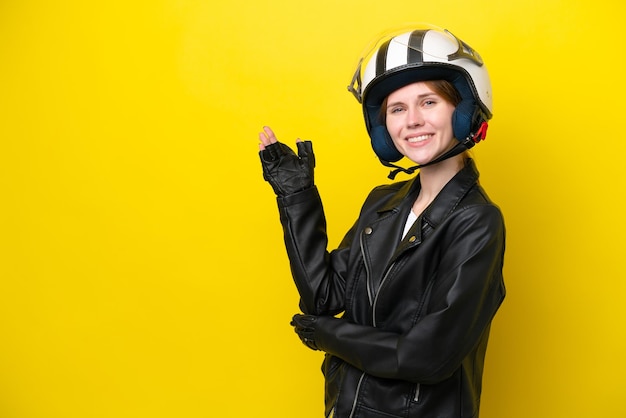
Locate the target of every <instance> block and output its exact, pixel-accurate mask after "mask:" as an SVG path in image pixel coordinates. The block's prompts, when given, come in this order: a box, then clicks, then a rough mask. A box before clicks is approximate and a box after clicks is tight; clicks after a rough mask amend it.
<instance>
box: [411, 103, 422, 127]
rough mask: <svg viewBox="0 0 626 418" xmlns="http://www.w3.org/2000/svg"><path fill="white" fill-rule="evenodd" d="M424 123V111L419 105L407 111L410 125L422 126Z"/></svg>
mask: <svg viewBox="0 0 626 418" xmlns="http://www.w3.org/2000/svg"><path fill="white" fill-rule="evenodd" d="M423 124H424V118H423V116H422V112H421V111H420V109H419V108H418V107H412V108H411V109H409V110H408V112H407V125H408V126H409V127H411V128H412V127H415V126H420V125H423Z"/></svg>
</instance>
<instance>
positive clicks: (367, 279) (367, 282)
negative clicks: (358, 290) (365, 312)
mask: <svg viewBox="0 0 626 418" xmlns="http://www.w3.org/2000/svg"><path fill="white" fill-rule="evenodd" d="M359 241H360V244H361V257H363V265H364V266H365V287H366V288H367V298H368V300H369V303H370V305H371V304H372V292H371V290H370V269H369V267H368V265H367V261H366V260H365V250H364V245H363V233H362V232H361V236H360V237H359Z"/></svg>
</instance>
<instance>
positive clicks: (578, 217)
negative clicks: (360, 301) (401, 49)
mask: <svg viewBox="0 0 626 418" xmlns="http://www.w3.org/2000/svg"><path fill="white" fill-rule="evenodd" d="M625 11H626V8H625V6H624V3H623V2H622V1H619V0H596V1H590V0H587V1H584V0H542V1H534V0H533V1H524V2H521V1H520V2H507V1H498V2H496V1H493V0H474V1H472V0H450V1H415V0H410V1H409V0H397V1H391V2H390V1H380V0H378V1H370V0H360V1H356V0H347V1H336V0H317V1H310V2H298V1H286V0H276V1H272V2H260V1H251V0H244V1H243V2H228V1H213V0H195V1H192V0H187V1H185V0H140V1H128V0H124V1H122V0H109V1H95V2H92V1H70V0H60V1H56V2H52V1H41V0H19V1H18V0H4V1H2V2H0V417H1V418H104V417H106V418H127V417H128V418H131V417H132V418H143V417H150V418H159V417H185V418H196V417H277V416H278V417H299V418H300V417H302V418H308V417H311V418H313V417H320V416H321V415H322V403H323V399H322V396H323V393H322V377H321V374H320V372H319V364H320V361H321V354H320V353H318V352H312V351H310V350H308V349H306V348H305V347H304V346H303V345H302V344H301V343H300V341H299V340H298V339H297V338H296V337H295V336H294V335H293V332H292V330H291V327H290V326H289V320H290V318H291V315H292V314H293V313H296V312H297V302H298V298H297V294H296V292H295V289H294V286H293V284H292V282H291V278H290V276H289V271H288V265H287V260H286V257H285V253H284V249H283V247H282V241H281V240H282V236H281V230H280V227H279V223H278V218H277V213H276V208H275V201H274V197H273V194H272V192H271V189H270V187H269V186H268V185H267V184H266V183H265V182H264V181H263V180H262V177H261V170H260V166H259V163H258V157H257V142H258V140H257V133H258V132H259V131H260V129H261V127H262V126H263V125H264V124H269V125H271V126H272V127H273V128H274V129H275V131H276V132H277V135H278V136H279V139H282V140H283V141H285V142H288V143H292V142H293V141H294V140H295V138H296V137H302V138H306V139H312V140H313V141H314V145H315V150H316V155H317V159H318V165H317V172H316V181H317V184H318V185H319V188H320V190H321V193H322V195H323V196H324V198H325V204H326V209H327V217H328V222H329V232H330V239H331V244H332V245H336V244H337V243H338V241H339V239H340V238H341V237H342V235H343V233H344V232H345V231H346V230H347V228H348V227H349V226H350V225H351V223H352V222H353V220H354V219H355V217H356V215H357V212H358V209H359V207H360V204H361V202H362V200H363V199H364V197H365V195H366V193H367V191H369V189H371V188H372V187H373V186H375V185H377V184H380V183H384V182H387V181H388V180H387V179H386V174H387V170H386V169H384V168H383V167H382V166H380V165H379V164H378V162H377V160H376V159H375V158H374V156H373V153H372V151H371V149H370V148H369V145H368V140H367V137H366V133H365V129H364V126H363V121H362V116H361V110H360V108H359V106H358V104H357V102H356V101H355V100H354V99H353V97H352V96H351V95H350V94H349V93H348V92H347V90H346V86H347V84H348V83H349V81H350V78H351V77H352V74H353V71H354V67H355V64H356V61H357V59H358V55H359V53H360V52H361V49H362V47H363V46H364V45H365V44H366V43H367V42H368V41H369V40H370V39H371V38H372V37H373V36H374V35H375V34H376V33H378V32H380V31H382V30H384V29H386V28H388V27H390V26H396V25H398V24H401V23H405V22H407V21H425V22H430V23H433V24H437V25H440V26H444V27H446V28H448V29H450V30H451V31H452V32H453V33H455V34H456V35H457V36H458V37H460V38H461V39H463V40H465V41H467V42H468V43H469V44H470V45H472V46H473V47H474V48H475V49H477V50H478V51H479V52H480V54H481V55H482V56H483V58H484V59H485V61H486V62H487V65H488V67H489V70H490V73H491V74H492V81H493V87H494V97H495V112H494V113H495V117H494V119H493V122H492V123H491V125H490V129H489V135H488V138H487V141H486V142H485V143H481V144H480V145H479V146H478V147H476V148H475V152H474V155H475V158H476V159H477V162H478V165H479V168H480V170H481V174H482V177H481V179H482V183H483V185H484V186H485V187H486V189H487V190H488V192H489V193H490V195H491V197H492V198H493V199H494V200H495V201H497V202H498V203H499V204H500V206H501V207H502V209H503V210H504V213H505V216H506V221H507V226H508V233H509V235H508V247H507V250H508V252H507V259H506V267H505V274H506V282H507V287H508V297H507V299H506V301H505V303H504V305H503V307H502V309H501V311H500V313H499V315H498V316H497V318H496V320H495V322H494V325H493V328H492V338H491V341H490V346H489V350H488V357H487V363H486V371H485V387H484V396H483V405H482V415H481V416H482V417H483V418H529V417H533V418H543V417H546V418H553V417H568V418H569V417H585V418H587V417H611V418H618V417H621V418H623V417H626V403H625V402H624V395H626V377H625V376H626V360H625V354H626V323H625V322H626V321H625V319H626V301H625V296H626V292H625V290H626V289H625V288H626V285H625V281H626V280H625V279H626V267H625V262H624V258H625V256H624V249H625V248H624V235H625V233H626V227H625V222H624V206H623V194H624V191H625V190H624V189H625V186H624V181H623V176H624V173H623V168H622V167H623V163H624V157H623V155H622V154H623V151H622V150H623V144H624V138H623V133H622V123H623V120H624V104H623V101H624V96H625V94H626V89H625V87H624V86H625V83H624V76H623V74H624V61H625V58H624V41H623V39H624V35H623V29H624V24H623V21H624V18H625V17H626V13H625ZM403 178H404V177H403Z"/></svg>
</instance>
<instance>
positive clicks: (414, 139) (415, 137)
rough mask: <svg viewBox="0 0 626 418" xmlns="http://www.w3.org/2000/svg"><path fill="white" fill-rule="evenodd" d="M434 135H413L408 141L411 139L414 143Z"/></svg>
mask: <svg viewBox="0 0 626 418" xmlns="http://www.w3.org/2000/svg"><path fill="white" fill-rule="evenodd" d="M432 136H433V135H432V134H427V135H420V136H414V137H411V138H407V141H409V142H410V143H411V144H414V143H416V142H422V141H426V140H427V139H428V138H430V137H432Z"/></svg>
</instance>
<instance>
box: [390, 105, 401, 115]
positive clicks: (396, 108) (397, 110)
mask: <svg viewBox="0 0 626 418" xmlns="http://www.w3.org/2000/svg"><path fill="white" fill-rule="evenodd" d="M403 110H404V108H403V107H401V106H393V107H390V108H389V109H387V113H389V114H394V113H400V112H402V111H403Z"/></svg>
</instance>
